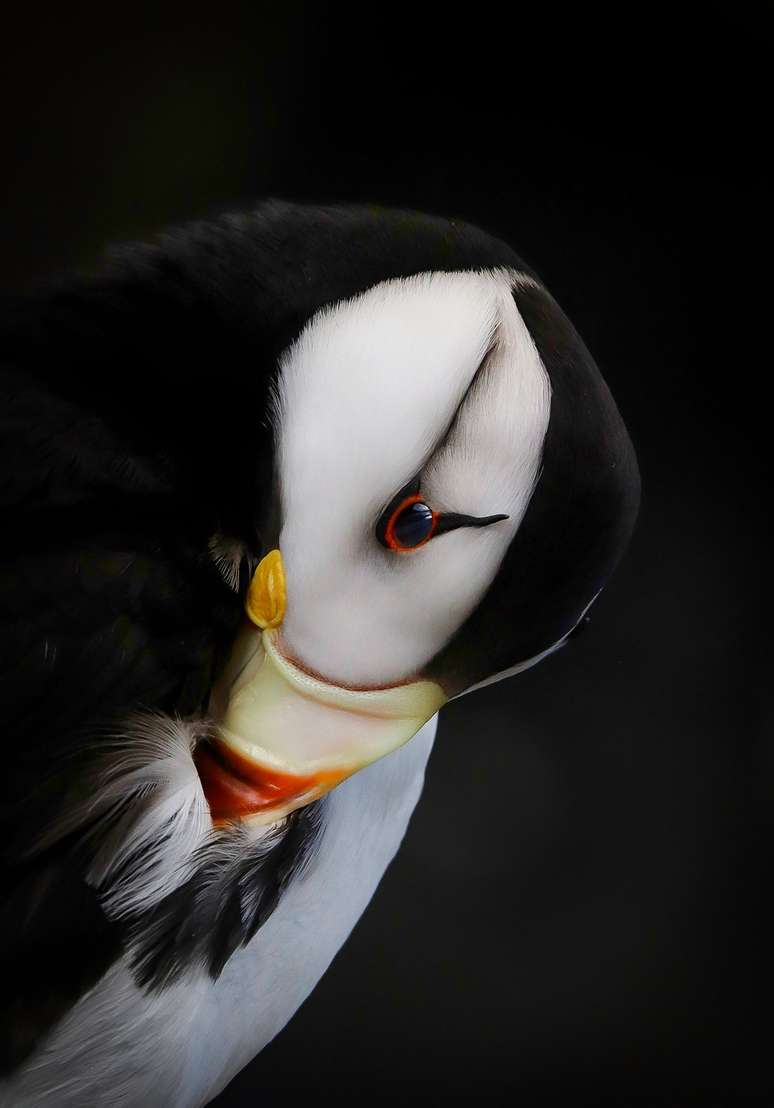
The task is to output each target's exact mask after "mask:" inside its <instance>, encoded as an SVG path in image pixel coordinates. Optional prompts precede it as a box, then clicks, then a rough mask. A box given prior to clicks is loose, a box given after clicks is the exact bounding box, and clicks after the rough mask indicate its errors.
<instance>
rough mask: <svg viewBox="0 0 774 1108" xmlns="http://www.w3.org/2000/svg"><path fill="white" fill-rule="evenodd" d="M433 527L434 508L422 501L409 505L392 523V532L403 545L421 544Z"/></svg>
mask: <svg viewBox="0 0 774 1108" xmlns="http://www.w3.org/2000/svg"><path fill="white" fill-rule="evenodd" d="M432 529H433V513H432V510H431V509H430V508H428V506H427V504H423V503H422V502H421V501H417V502H416V504H409V505H407V507H405V508H404V509H403V511H402V512H401V513H400V515H399V516H398V517H397V519H396V520H395V522H394V523H393V525H392V533H393V535H394V536H395V538H396V539H397V541H398V542H399V543H400V545H401V546H419V544H420V543H421V542H423V541H424V540H425V539H426V538H427V536H428V535H429V534H430V532H431V531H432Z"/></svg>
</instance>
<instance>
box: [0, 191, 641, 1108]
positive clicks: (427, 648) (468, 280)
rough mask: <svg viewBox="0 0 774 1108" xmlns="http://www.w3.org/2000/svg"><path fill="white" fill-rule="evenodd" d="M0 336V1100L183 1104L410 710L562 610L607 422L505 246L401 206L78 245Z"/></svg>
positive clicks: (620, 547) (401, 760) (211, 222)
mask: <svg viewBox="0 0 774 1108" xmlns="http://www.w3.org/2000/svg"><path fill="white" fill-rule="evenodd" d="M0 343H1V346H0V351H1V354H0V367H1V372H2V391H3V403H2V414H0V442H1V443H2V447H1V449H2V461H3V464H2V486H1V487H2V498H3V513H4V517H5V523H6V536H7V537H6V540H5V542H4V544H3V550H2V571H1V575H0V608H1V609H2V618H1V619H0V625H1V629H0V640H1V641H2V674H1V675H0V707H1V708H2V715H3V719H4V722H5V727H4V730H5V737H4V741H3V772H2V775H0V777H1V778H2V790H1V792H0V802H1V804H0V819H1V820H2V827H0V833H1V836H2V837H1V840H0V841H1V842H2V881H3V887H4V895H3V898H2V909H1V910H0V929H1V932H0V957H2V960H3V971H2V976H1V977H0V982H1V984H0V995H1V996H2V1012H3V1014H2V1026H3V1034H2V1038H1V1041H0V1104H2V1105H3V1106H9V1108H10V1106H13V1108H23V1106H33V1105H34V1106H36V1108H40V1106H49V1105H51V1106H54V1105H55V1106H57V1108H63V1106H71V1105H73V1106H74V1105H78V1106H82V1105H85V1104H94V1105H100V1106H111V1108H112V1106H122V1108H125V1106H134V1105H143V1106H154V1105H163V1106H165V1108H169V1106H179V1108H195V1106H199V1105H204V1104H206V1103H208V1102H209V1101H210V1100H211V1099H212V1098H213V1097H215V1096H216V1095H217V1094H218V1092H219V1091H221V1090H222V1089H223V1088H224V1087H225V1085H226V1084H227V1083H228V1082H229V1081H230V1080H231V1078H232V1077H233V1076H234V1075H235V1074H236V1073H237V1072H238V1071H239V1070H240V1069H241V1068H242V1067H244V1066H245V1065H246V1064H247V1063H248V1062H249V1061H250V1060H251V1059H252V1058H253V1057H254V1056H255V1055H256V1054H257V1053H258V1052H259V1051H260V1050H261V1049H262V1048H263V1046H265V1044H266V1043H268V1042H269V1041H270V1040H271V1039H272V1038H273V1037H274V1036H275V1035H277V1034H278V1032H280V1030H281V1029H282V1028H283V1026H284V1025H285V1024H286V1023H287V1021H288V1020H289V1019H290V1018H291V1016H292V1015H293V1013H294V1012H295V1011H296V1010H297V1008H298V1007H299V1005H300V1004H301V1003H302V1002H303V1001H304V999H305V998H306V997H307V996H308V995H309V993H310V992H311V990H312V989H313V988H314V987H315V984H316V983H317V981H318V980H319V979H320V977H321V976H322V974H323V973H324V972H325V970H326V969H327V967H328V966H329V965H330V963H331V961H332V959H333V958H334V956H335V954H336V952H337V951H338V950H339V948H340V947H341V945H342V944H343V943H344V941H345V940H346V938H347V936H348V935H349V933H350V931H351V930H352V928H353V927H354V925H355V923H356V922H357V920H358V918H359V917H360V915H361V913H362V912H363V910H364V909H365V907H366V905H367V904H368V902H369V900H370V899H371V897H372V895H373V893H374V890H375V889H376V887H377V885H378V883H379V881H380V878H381V877H382V875H383V873H384V871H385V869H386V867H387V866H388V865H389V863H390V861H391V859H392V858H393V856H394V855H395V853H396V851H397V850H398V847H399V845H400V843H401V840H402V838H403V836H404V834H405V832H406V828H407V825H408V822H409V819H410V817H411V814H412V811H413V809H414V807H415V805H416V804H417V802H418V799H419V796H420V793H421V790H422V785H423V778H424V772H425V767H426V764H427V761H428V758H429V755H430V752H431V749H432V746H433V742H434V738H435V733H436V725H437V719H438V713H439V711H440V710H441V709H442V708H443V706H444V704H445V703H447V702H448V701H449V700H451V699H452V698H454V697H458V696H461V695H463V694H466V693H468V692H470V691H471V690H472V689H476V688H480V687H483V686H486V685H487V684H489V683H491V682H492V681H495V680H499V679H502V678H504V677H508V676H511V675H513V674H518V673H519V672H521V671H523V670H525V669H527V668H528V667H530V666H532V665H534V664H535V663H536V662H538V661H540V660H541V659H543V658H545V657H547V656H549V655H551V654H552V653H553V652H554V651H556V650H558V649H559V648H561V647H562V646H563V645H564V644H565V643H566V642H567V641H568V639H569V638H570V637H571V636H573V635H574V634H575V633H576V632H577V631H578V630H579V629H580V628H582V627H583V625H584V623H585V622H586V620H587V619H588V616H587V612H588V610H589V608H590V606H591V605H592V604H593V602H594V601H595V599H596V598H597V597H598V596H599V594H600V592H601V590H602V589H603V588H604V586H605V583H606V582H607V581H608V579H609V577H610V575H611V573H612V572H613V570H614V568H615V566H616V565H617V563H618V562H619V560H620V558H621V556H622V554H623V552H624V550H625V548H626V546H627V544H628V541H629V539H630V536H631V532H632V529H633V526H634V521H635V517H636V514H637V508H638V502H639V490H640V482H639V475H638V467H637V461H636V457H635V452H634V448H633V446H632V442H631V440H630V437H629V435H628V433H627V430H626V427H625V425H624V422H623V420H622V418H621V415H620V414H619V411H618V409H617V407H616V404H615V402H614V400H613V398H612V396H611V393H610V391H609V389H608V387H607V385H606V383H605V381H604V380H603V377H602V375H601V374H600V371H599V369H598V368H597V367H596V365H595V363H594V361H593V360H592V357H591V355H590V354H589V352H588V350H587V349H586V347H585V346H584V344H583V341H582V340H581V338H580V337H579V335H578V334H577V332H576V330H575V329H574V327H573V326H572V324H571V323H570V321H569V320H568V319H567V317H566V316H565V314H564V313H563V311H562V310H561V308H560V307H559V306H558V304H557V303H556V301H555V300H554V299H553V298H552V296H551V294H550V293H549V292H548V290H547V289H546V287H545V285H544V284H543V282H542V281H541V279H540V277H539V276H538V275H537V273H536V272H534V271H533V270H532V269H531V268H530V267H529V266H528V265H527V264H526V263H525V262H524V261H522V259H521V258H520V257H519V256H518V255H517V254H516V253H515V252H514V251H513V250H512V248H511V247H510V246H509V245H508V244H507V243H505V242H503V241H500V240H499V239H497V238H496V237H493V236H492V235H490V234H488V233H486V232H484V231H482V230H480V229H478V228H476V227H474V226H471V225H470V224H467V223H464V222H461V221H458V220H454V219H446V218H440V217H436V216H432V215H425V214H421V213H417V212H413V211H404V210H392V209H385V208H380V207H376V206H370V205H341V206H312V205H305V204H297V203H290V202H285V201H279V200H268V201H265V202H262V203H260V204H259V205H257V206H256V207H254V208H253V209H251V210H249V211H245V212H236V213H234V212H230V213H227V214H224V215H222V216H218V217H215V218H211V219H207V220H204V221H200V222H195V223H192V224H188V225H185V226H182V227H177V228H173V229H171V230H167V231H164V232H163V233H161V234H159V235H158V236H157V237H156V238H155V239H153V241H150V242H145V243H137V244H129V245H120V246H118V247H113V248H111V249H109V250H108V251H107V252H106V254H105V256H104V258H103V260H102V261H100V263H99V264H98V265H97V266H95V267H94V268H93V269H92V270H91V271H89V272H86V273H76V274H72V275H68V276H64V277H57V278H56V279H49V280H47V282H46V284H45V285H43V286H40V287H38V288H36V289H35V290H32V291H29V292H27V293H26V294H25V295H23V296H15V297H11V298H7V299H6V300H5V302H4V303H3V305H2V308H1V309H0ZM483 695H486V694H483ZM471 756H472V757H481V758H486V735H485V734H482V735H478V736H477V737H476V744H475V749H474V750H473V751H472V752H471ZM495 907H496V906H494V905H493V906H492V910H494V909H495Z"/></svg>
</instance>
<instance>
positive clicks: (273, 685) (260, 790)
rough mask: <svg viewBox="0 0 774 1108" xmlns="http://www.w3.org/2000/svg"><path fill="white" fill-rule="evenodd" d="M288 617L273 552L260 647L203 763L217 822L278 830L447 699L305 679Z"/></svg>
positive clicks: (417, 685) (251, 602) (259, 588)
mask: <svg viewBox="0 0 774 1108" xmlns="http://www.w3.org/2000/svg"><path fill="white" fill-rule="evenodd" d="M269 559H270V561H267V560H269ZM264 563H267V564H266V565H265V564H264ZM262 567H263V568H262ZM284 608H285V584H284V573H283V572H282V559H281V556H280V553H279V551H272V553H271V554H269V555H267V556H266V558H265V559H264V560H263V562H262V563H261V565H260V566H259V567H258V569H257V570H256V573H255V577H254V579H253V584H252V585H251V588H250V592H249V595H248V601H247V612H248V615H249V616H250V618H251V619H252V620H253V622H255V623H256V624H259V625H262V626H263V627H264V630H263V631H262V633H261V640H260V643H257V642H255V639H253V640H252V642H249V643H248V648H247V649H248V660H247V662H246V664H245V665H244V668H243V669H242V670H241V672H239V673H238V675H237V676H236V679H235V680H234V681H233V683H232V684H231V687H230V690H229V691H228V693H227V703H226V704H225V706H224V711H223V714H222V718H221V719H220V721H219V723H218V727H217V734H218V741H217V742H216V743H214V744H213V746H212V747H211V748H204V749H203V751H202V752H201V754H200V756H199V758H197V764H198V766H199V771H200V775H201V777H202V781H203V783H204V788H205V793H206V794H207V795H208V799H209V801H210V807H211V811H212V814H213V817H215V818H216V819H229V818H244V817H245V816H249V817H251V818H255V819H260V820H261V821H263V822H274V821H275V820H277V819H279V818H281V817H282V816H283V815H285V814H287V813H288V812H290V811H292V810H293V809H294V808H299V807H301V806H302V805H304V804H308V803H309V802H310V801H311V800H313V799H315V798H316V797H319V796H322V795H323V794H324V793H326V792H328V791H329V790H330V789H331V788H333V787H334V786H335V785H337V784H338V783H339V782H341V781H343V780H344V779H345V778H347V777H349V776H351V775H352V774H353V773H355V772H357V770H359V769H362V768H363V767H364V766H367V765H370V764H371V763H372V762H375V761H376V760H377V759H378V758H382V757H384V755H385V754H389V753H390V752H391V751H393V750H395V749H396V748H397V747H399V746H402V745H403V743H405V742H407V741H408V740H409V739H410V738H411V737H412V736H413V735H415V734H416V733H417V731H418V730H419V729H420V727H422V726H423V724H425V723H426V722H427V721H428V720H429V719H431V718H432V716H434V715H435V713H436V712H437V711H438V710H439V708H441V706H442V705H443V704H444V703H445V702H446V699H447V698H446V695H445V694H444V692H443V690H442V689H441V687H440V686H439V685H437V684H435V683H434V682H432V681H424V680H418V681H412V682H409V683H406V684H401V685H394V686H390V687H388V688H379V689H350V688H346V687H342V686H338V685H334V684H331V683H330V682H328V681H324V680H321V679H320V678H318V677H315V676H312V675H311V674H309V673H306V672H305V671H304V670H303V669H301V668H300V667H299V666H298V665H297V664H296V663H295V662H294V661H293V660H291V659H290V658H289V657H287V656H286V655H285V654H284V653H283V651H282V649H281V638H280V632H279V630H278V627H279V625H280V623H281V621H282V616H283V615H284ZM253 634H254V635H257V632H254V633H253ZM243 649H244V646H243Z"/></svg>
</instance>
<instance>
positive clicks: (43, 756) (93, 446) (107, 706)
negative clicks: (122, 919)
mask: <svg viewBox="0 0 774 1108" xmlns="http://www.w3.org/2000/svg"><path fill="white" fill-rule="evenodd" d="M25 311H27V309H25ZM27 314H29V313H27ZM70 316H71V319H72V316H73V313H72V311H71V312H70ZM75 316H76V321H77V326H76V327H73V326H69V327H68V329H67V333H66V334H64V335H63V334H62V330H61V327H60V328H57V327H55V326H53V324H52V317H51V308H50V303H49V305H48V307H47V308H45V309H42V310H38V312H37V314H36V316H35V319H34V320H33V321H32V323H31V322H30V319H29V318H26V317H25V319H24V322H23V324H22V325H19V322H18V318H19V316H18V313H14V314H13V323H12V325H10V326H9V327H7V328H6V329H5V330H4V332H3V333H2V336H0V339H1V340H2V349H0V397H1V399H0V412H1V413H2V414H1V415H0V474H1V476H0V482H1V484H0V507H2V512H3V516H4V521H5V525H6V526H5V538H4V540H3V542H2V550H1V551H0V707H1V709H2V717H3V720H4V731H5V734H4V737H3V741H2V748H1V749H2V758H3V772H2V774H0V780H1V781H2V784H1V785H0V843H1V844H2V871H1V875H2V880H3V887H4V895H3V898H2V901H3V907H2V909H0V952H1V953H0V957H2V960H3V974H2V981H3V986H2V990H1V991H2V1008H3V1009H4V1012H3V1016H4V1017H5V1018H3V1019H2V1022H3V1025H4V1027H7V1028H9V1029H10V1033H9V1034H7V1035H5V1034H4V1036H3V1037H2V1043H3V1046H2V1051H0V1070H2V1069H5V1070H6V1071H7V1070H9V1069H11V1068H13V1067H14V1066H15V1065H17V1064H18V1063H19V1062H20V1061H21V1060H22V1059H23V1058H24V1057H25V1056H27V1055H28V1054H29V1053H30V1051H31V1050H32V1049H34V1047H35V1045H36V1043H37V1042H38V1041H39V1039H40V1036H41V1035H42V1034H43V1033H44V1032H45V1031H46V1030H47V1029H48V1028H50V1027H51V1026H52V1025H53V1024H54V1023H55V1022H56V1021H57V1020H58V1019H60V1018H61V1016H62V1015H63V1014H64V1013H65V1012H66V1011H67V1010H68V1008H69V1007H70V1006H71V1005H72V1004H73V1003H74V1002H75V1000H76V999H77V998H78V997H79V996H80V995H81V994H82V993H83V991H84V990H85V989H87V988H89V987H90V986H91V985H92V984H93V983H94V982H95V981H96V980H98V979H99V977H100V976H101V975H102V974H103V973H104V972H105V970H106V969H107V968H108V966H109V965H110V964H111V962H112V961H113V960H114V959H115V958H116V957H117V956H118V955H119V953H120V952H121V949H122V945H123V935H122V933H121V929H120V927H119V926H118V925H117V924H115V923H113V922H111V921H110V920H108V919H107V918H106V916H105V913H104V912H103V911H102V908H101V906H100V903H99V899H98V896H97V894H96V892H95V891H94V890H93V889H92V888H90V887H89V885H88V884H87V883H86V881H85V878H84V873H85V869H86V866H87V859H86V857H85V855H84V850H83V843H82V841H80V839H79V837H78V835H72V834H71V835H69V836H65V837H64V838H62V839H60V840H58V841H56V842H54V843H52V844H51V845H50V846H48V847H47V848H46V849H41V850H32V849H31V848H32V847H33V844H35V843H36V842H37V841H39V840H40V838H41V835H42V832H43V831H44V830H45V829H46V828H47V827H48V826H50V825H51V824H52V823H53V822H55V821H56V820H57V819H58V818H60V817H61V816H62V815H65V816H66V808H67V805H68V804H70V803H72V801H73V796H74V795H77V792H78V788H79V783H80V782H81V781H82V770H83V766H84V765H85V764H88V760H89V758H90V756H91V755H92V752H93V749H94V746H95V743H97V742H98V740H99V737H100V736H103V735H104V734H105V733H107V732H110V731H114V730H115V729H116V728H120V726H121V724H122V721H125V720H126V718H127V716H128V715H129V714H130V713H132V712H136V711H137V710H146V711H158V712H165V713H176V714H181V715H186V714H191V713H196V712H198V711H201V710H202V709H203V708H205V707H206V703H207V698H208V694H209V690H210V687H211V683H212V676H213V672H214V669H215V667H216V666H217V665H218V663H219V657H220V653H221V652H222V649H223V646H224V644H225V642H226V641H227V640H228V638H229V636H230V635H232V634H233V630H234V628H235V626H236V620H237V619H238V616H239V611H240V603H239V598H238V596H237V595H236V594H235V593H234V592H233V591H231V590H230V589H229V588H228V587H227V586H226V584H225V582H224V581H223V579H222V578H221V576H220V575H219V573H218V572H217V570H216V568H215V566H214V565H213V563H212V560H211V558H210V557H209V556H208V552H207V545H206V530H205V529H204V523H203V521H202V520H201V519H198V518H197V519H195V520H193V521H192V519H191V516H192V514H193V515H195V513H192V511H191V497H190V495H187V494H186V493H185V491H184V490H183V489H182V488H181V484H180V481H179V479H178V478H177V476H176V470H175V459H174V456H172V457H170V454H169V452H168V451H165V450H164V449H162V448H161V446H163V444H161V446H158V445H157V446H156V447H154V448H152V449H150V448H149V447H148V444H147V441H146V442H144V443H143V445H142V448H141V449H140V448H138V447H137V445H136V444H135V443H134V442H133V441H132V438H131V435H127V431H126V426H123V427H120V428H118V429H117V428H116V426H115V421H114V420H113V419H112V418H111V416H110V415H106V414H105V410H104V405H102V403H101V401H100V400H99V398H98V397H95V398H94V399H93V402H92V397H90V395H89V390H88V389H84V388H83V387H79V386H78V378H77V373H78V358H79V350H80V351H83V352H84V354H83V357H84V362H85V363H89V362H90V363H91V369H90V370H88V369H87V370H84V373H86V372H93V369H94V364H95V362H96V358H95V357H94V356H93V354H89V353H86V351H93V349H94V344H95V333H97V332H99V335H98V338H99V343H100V345H101V346H103V347H104V330H105V324H104V319H102V320H98V321H97V322H96V323H94V324H93V325H92V322H91V320H90V317H89V311H88V305H86V306H85V307H84V306H83V305H81V306H80V307H79V309H78V311H77V312H76V313H75ZM106 349H107V348H106ZM80 787H82V785H80ZM0 1018H2V1017H0Z"/></svg>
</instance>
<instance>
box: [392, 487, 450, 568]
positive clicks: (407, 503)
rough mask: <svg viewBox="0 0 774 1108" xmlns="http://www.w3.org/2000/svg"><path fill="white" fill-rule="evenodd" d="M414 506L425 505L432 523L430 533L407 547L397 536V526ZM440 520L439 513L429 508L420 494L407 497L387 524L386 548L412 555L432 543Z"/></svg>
mask: <svg viewBox="0 0 774 1108" xmlns="http://www.w3.org/2000/svg"><path fill="white" fill-rule="evenodd" d="M412 504H423V505H425V507H427V508H428V511H429V512H430V513H431V518H432V523H431V526H430V530H429V531H428V533H427V534H426V535H425V536H424V537H423V538H422V539H420V541H419V542H417V543H413V544H412V545H410V546H407V545H406V544H405V543H402V542H401V541H400V539H399V538H398V537H397V535H396V534H395V525H396V523H397V522H398V519H399V518H400V516H401V515H402V514H403V512H405V510H406V509H407V508H410V507H411V505H412ZM438 519H439V515H438V512H434V511H433V510H432V509H431V508H429V507H428V505H427V504H426V502H425V499H424V497H423V496H420V495H419V493H414V495H413V496H407V497H405V499H403V500H401V502H400V504H398V505H397V506H396V508H395V510H394V511H393V512H392V514H391V515H390V518H389V519H388V520H387V524H386V526H385V528H384V544H385V546H388V547H389V548H390V550H395V551H397V553H398V554H410V553H411V552H412V551H413V550H418V549H419V547H420V546H424V545H425V543H428V542H430V539H431V538H432V537H433V535H434V534H435V531H436V528H437V526H438Z"/></svg>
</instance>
